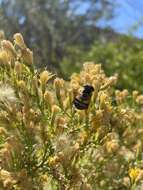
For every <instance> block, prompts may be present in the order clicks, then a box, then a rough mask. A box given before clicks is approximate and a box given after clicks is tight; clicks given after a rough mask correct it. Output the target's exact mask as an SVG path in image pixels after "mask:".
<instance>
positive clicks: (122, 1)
mask: <svg viewBox="0 0 143 190" xmlns="http://www.w3.org/2000/svg"><path fill="white" fill-rule="evenodd" d="M111 1H115V2H117V3H118V6H117V7H116V9H115V18H114V19H113V20H111V21H109V22H103V21H102V22H99V25H100V26H103V27H104V26H111V27H112V28H114V29H115V30H116V31H118V32H120V33H129V32H131V33H132V34H133V35H134V36H136V37H139V38H143V0H111ZM138 23H140V24H138Z"/></svg>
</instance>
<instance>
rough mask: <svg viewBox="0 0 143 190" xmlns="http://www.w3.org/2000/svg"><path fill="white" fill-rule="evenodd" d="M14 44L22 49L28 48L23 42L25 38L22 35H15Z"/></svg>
mask: <svg viewBox="0 0 143 190" xmlns="http://www.w3.org/2000/svg"><path fill="white" fill-rule="evenodd" d="M14 43H15V44H16V45H18V46H19V47H20V48H22V49H25V48H26V45H25V43H24V40H23V36H22V35H21V34H20V33H16V34H14Z"/></svg>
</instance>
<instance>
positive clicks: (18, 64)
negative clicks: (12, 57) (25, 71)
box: [14, 61, 22, 74]
mask: <svg viewBox="0 0 143 190" xmlns="http://www.w3.org/2000/svg"><path fill="white" fill-rule="evenodd" d="M14 70H15V71H16V73H17V74H21V72H22V64H21V63H20V62H19V61H16V62H15V67H14Z"/></svg>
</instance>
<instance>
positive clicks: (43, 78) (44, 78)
mask: <svg viewBox="0 0 143 190" xmlns="http://www.w3.org/2000/svg"><path fill="white" fill-rule="evenodd" d="M52 76H53V75H52V74H51V73H50V72H49V71H43V72H42V73H40V82H41V84H43V85H45V84H46V83H47V82H48V80H49V79H50V78H51V77H52Z"/></svg>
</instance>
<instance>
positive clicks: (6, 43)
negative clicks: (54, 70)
mask: <svg viewBox="0 0 143 190" xmlns="http://www.w3.org/2000/svg"><path fill="white" fill-rule="evenodd" d="M1 45H2V47H3V49H4V50H6V51H7V52H8V53H10V55H11V56H13V57H16V51H15V49H14V46H13V44H12V43H11V42H10V41H8V40H3V41H2V42H1Z"/></svg>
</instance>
